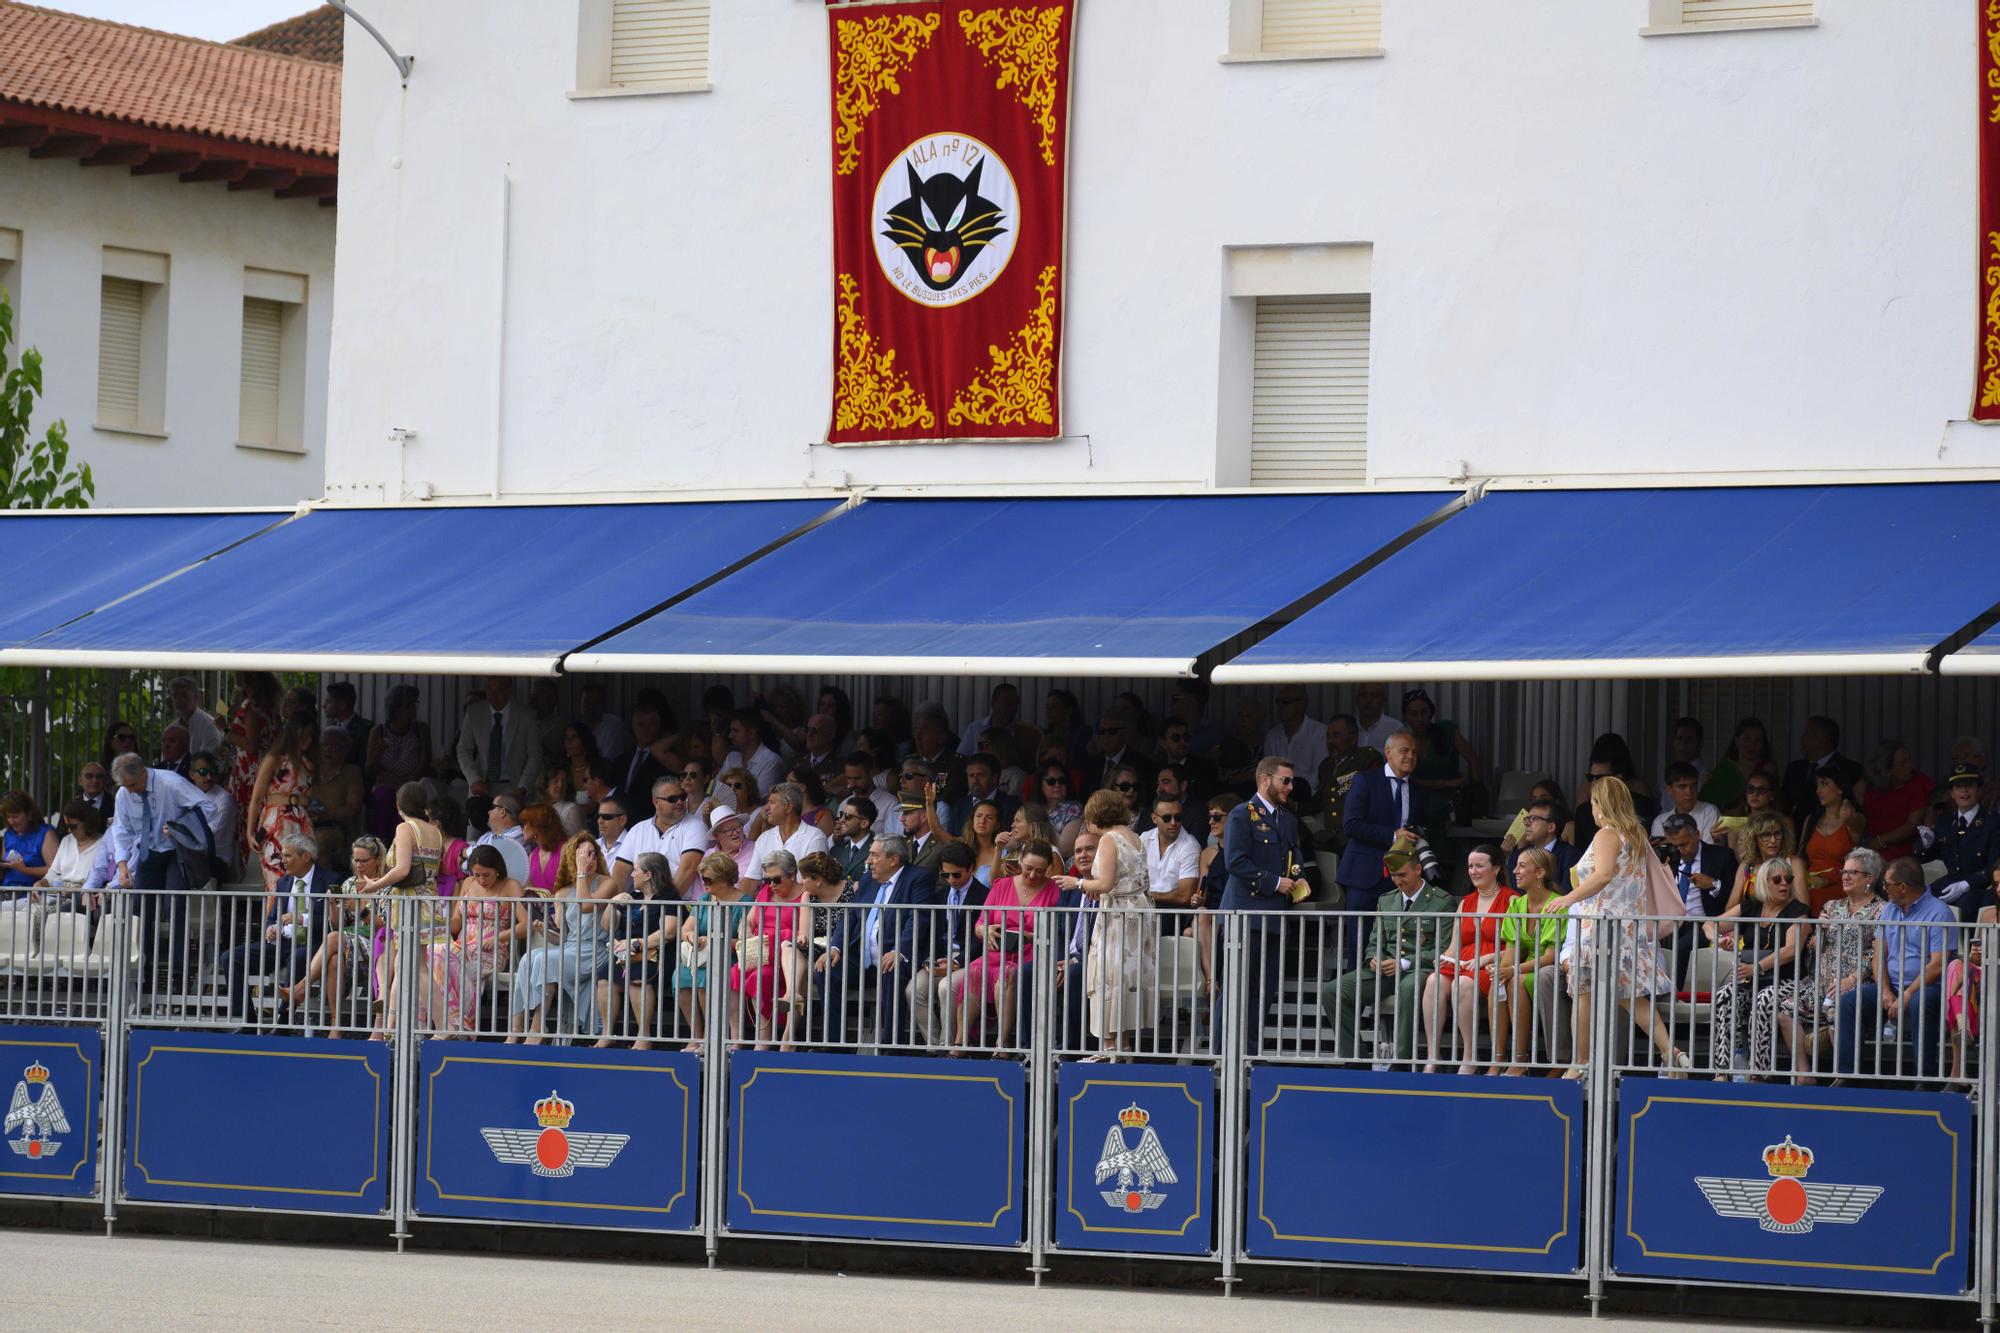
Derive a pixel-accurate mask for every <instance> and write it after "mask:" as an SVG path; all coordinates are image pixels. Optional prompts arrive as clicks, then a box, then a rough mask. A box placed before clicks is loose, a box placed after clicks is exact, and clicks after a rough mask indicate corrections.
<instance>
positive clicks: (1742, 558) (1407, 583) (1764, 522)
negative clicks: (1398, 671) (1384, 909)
mask: <svg viewBox="0 0 2000 1333" xmlns="http://www.w3.org/2000/svg"><path fill="white" fill-rule="evenodd" d="M1996 514H2000V483H1994V482H1948V483H1926V484H1920V485H1907V486H1799V487H1767V488H1753V487H1723V488H1717V489H1712V490H1711V489H1702V490H1625V491H1550V492H1542V491H1536V492H1512V491H1504V492H1498V493H1495V494H1491V495H1488V496H1487V497H1486V498H1485V499H1483V500H1480V501H1479V502H1477V503H1476V504H1473V505H1471V506H1470V507H1469V508H1467V509H1466V511H1465V512H1464V513H1462V514H1459V515H1458V516H1456V517H1455V518H1453V519H1452V520H1451V521H1450V522H1449V523H1446V524H1443V525H1442V526H1440V527H1438V528H1437V529H1435V530H1434V531H1432V532H1430V533H1428V534H1426V535H1425V536H1423V537H1422V538H1420V539H1418V540H1417V541H1416V542H1414V543H1412V544H1411V545H1410V546H1408V547H1407V548H1405V549H1404V550H1402V551H1400V552H1398V553H1397V554H1395V555H1393V556H1391V557H1390V558H1389V559H1387V560H1385V561H1384V562H1383V563H1382V564H1380V565H1379V566H1377V567H1376V568H1375V569H1373V570H1371V571H1369V572H1368V573H1367V574H1364V575H1363V576H1362V577H1360V578H1358V579H1356V580H1355V581H1354V582H1353V583H1352V584H1351V585H1349V586H1348V587H1347V588H1346V589H1344V590H1342V591H1341V592H1339V593H1337V594H1336V595H1334V596H1333V597H1331V598H1329V599H1328V600H1327V601H1325V602H1323V603H1321V604H1320V605H1319V606H1317V607H1315V608H1314V609H1313V610H1311V611H1309V612H1307V613H1306V614H1305V615H1303V616H1301V617H1299V618H1298V620H1296V621H1294V622H1293V623H1292V624H1291V625H1289V626H1287V627H1286V628H1284V629H1281V630H1279V631H1278V632H1277V633H1275V634H1273V635H1271V636H1270V637H1269V638H1267V639H1265V640H1264V641H1263V642H1261V643H1259V644H1257V645H1255V646H1254V647H1252V648H1250V649H1249V650H1248V651H1246V652H1244V653H1243V654H1241V655H1240V656H1238V657H1236V658H1235V659H1233V660H1232V662H1231V663H1230V665H1232V666H1257V665H1298V664H1308V663H1324V662H1341V663H1375V662H1380V663H1382V664H1384V665H1385V666H1388V665H1395V664H1398V663H1405V662H1412V663H1422V662H1437V661H1448V662H1467V661H1480V662H1485V661H1510V662H1511V661H1520V662H1532V661H1539V660H1549V659H1555V660H1567V659H1578V658H1582V659H1602V660H1607V661H1610V660H1622V659H1627V658H1663V657H1664V658H1702V657H1734V656H1761V655H1810V654H1825V653H1890V652H1905V653H1922V652H1924V651H1926V650H1928V649H1930V648H1933V647H1935V646H1936V645H1937V644H1938V643H1940V642H1941V641H1943V640H1944V639H1945V638H1947V637H1948V636H1950V635H1952V634H1954V633H1956V632H1957V631H1958V630H1960V629H1962V628H1963V627H1964V626H1965V625H1967V624H1969V623H1970V622H1971V621H1972V620H1974V619H1975V618H1976V617H1978V616H1979V615H1980V614H1981V613H1982V612H1984V611H1985V610H1986V609H1987V608H1988V607H1990V606H1992V605H1993V604H1994V603H1995V602H1996V601H2000V592H1996V589H1995V587H1994V585H1993V584H1992V583H1991V582H1990V581H1989V580H1983V579H1981V578H1977V577H1970V578H1966V577H1961V578H1954V577H1951V576H1949V575H1948V574H1946V573H1944V572H1943V571H1947V570H1973V569H1981V568H1983V567H1984V566H1985V565H1986V564H1987V563H1988V547H1989V546H1990V544H1991V540H1992V530H1993V520H1994V516H1995V515H1996Z"/></svg>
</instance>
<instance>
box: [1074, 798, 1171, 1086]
mask: <svg viewBox="0 0 2000 1333" xmlns="http://www.w3.org/2000/svg"><path fill="white" fill-rule="evenodd" d="M1083 822H1084V826H1085V828H1086V829H1087V830H1088V831H1089V832H1091V833H1095V834H1097V835H1098V843H1097V856H1096V858H1095V860H1094V861H1093V862H1092V863H1091V871H1090V878H1088V879H1081V878H1078V877H1077V876H1075V875H1064V876H1061V877H1059V878H1058V879H1057V880H1056V883H1057V884H1059V885H1061V886H1062V887H1063V888H1065V889H1081V890H1082V891H1083V892H1084V893H1085V894H1086V895H1087V896H1089V897H1091V898H1093V899H1095V900H1096V905H1097V909H1098V910H1097V912H1096V919H1095V920H1094V921H1093V922H1092V923H1091V926H1090V952H1089V953H1088V954H1087V955H1086V956H1085V958H1084V965H1083V968H1084V970H1083V976H1084V994H1085V995H1087V996H1088V997H1089V1004H1090V1030H1091V1032H1092V1033H1093V1034H1094V1035H1096V1036H1097V1037H1098V1038H1099V1039H1100V1040H1101V1041H1103V1043H1104V1049H1105V1051H1106V1053H1107V1054H1108V1055H1109V1058H1112V1059H1116V1058H1117V1053H1119V1052H1130V1051H1133V1050H1136V1049H1137V1047H1138V1035H1139V1031H1140V1029H1141V1028H1144V1027H1146V1026H1148V1025H1149V1022H1150V1020H1151V1017H1152V1015H1151V1014H1150V1012H1149V1005H1148V1004H1147V1003H1146V1001H1147V1000H1148V999H1150V998H1151V997H1152V996H1153V995H1154V994H1155V993H1156V992H1155V990H1154V985H1153V979H1154V975H1155V973H1156V971H1157V969H1158V967H1159V948H1160V923H1159V919H1158V918H1157V917H1155V916H1154V915H1153V899H1152V895H1151V893H1150V892H1148V889H1149V887H1150V885H1149V881H1148V879H1147V873H1146V853H1145V851H1144V850H1143V849H1142V848H1141V847H1140V846H1139V835H1138V834H1136V833H1134V832H1133V831H1132V812H1131V809H1130V808H1129V807H1128V806H1127V805H1126V804H1125V798H1124V796H1122V795H1120V794H1119V793H1118V792H1116V791H1111V790H1105V791H1100V792H1098V793H1097V794H1096V795H1094V796H1092V797H1091V798H1090V800H1089V801H1088V802H1087V803H1086V804H1085V805H1084V807H1083ZM1090 1058H1091V1059H1100V1058H1104V1057H1099V1056H1092V1057H1090Z"/></svg>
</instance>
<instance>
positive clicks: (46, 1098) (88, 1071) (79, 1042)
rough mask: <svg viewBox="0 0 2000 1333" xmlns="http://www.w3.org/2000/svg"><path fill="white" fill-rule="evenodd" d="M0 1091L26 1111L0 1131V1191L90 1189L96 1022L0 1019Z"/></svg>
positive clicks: (97, 1098)
mask: <svg viewBox="0 0 2000 1333" xmlns="http://www.w3.org/2000/svg"><path fill="white" fill-rule="evenodd" d="M10 1084H11V1085H12V1087H11V1090H10V1088H9V1085H10ZM0 1095H6V1096H7V1105H8V1107H9V1108H10V1109H11V1108H13V1106H14V1105H15V1103H16V1102H19V1103H22V1105H21V1107H20V1109H21V1110H23V1111H26V1112H28V1114H27V1115H26V1116H24V1117H23V1118H22V1119H21V1120H20V1122H19V1123H17V1124H14V1125H11V1126H9V1127H8V1128H7V1130H6V1132H5V1134H4V1135H0V1137H4V1138H5V1139H6V1140H7V1149H6V1151H4V1152H0V1194H62V1195H71V1196H75V1197H79V1198H85V1197H88V1196H90V1195H93V1194H95V1193H96V1192H97V1145H98V1124H97V1119H98V1112H99V1110H100V1103H101V1102H102V1100H103V1096H104V1038H103V1036H102V1035H101V1034H100V1033H99V1032H98V1030H97V1029H96V1028H55V1027H12V1026H9V1027H0Z"/></svg>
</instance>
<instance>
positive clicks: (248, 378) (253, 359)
mask: <svg viewBox="0 0 2000 1333" xmlns="http://www.w3.org/2000/svg"><path fill="white" fill-rule="evenodd" d="M284 317H285V308H284V307H283V306H282V305H280V304H278V303H277V302H276V301H267V300H265V299H264V298H262V297H260V296H246V297H244V298H243V389H242V395H241V398H240V406H239V408H238V419H237V427H236V437H237V438H238V439H239V440H241V441H243V442H244V443H245V444H276V443H277V442H278V379H279V374H278V353H279V349H280V346H281V344H282V343H283V341H284Z"/></svg>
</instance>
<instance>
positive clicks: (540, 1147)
mask: <svg viewBox="0 0 2000 1333" xmlns="http://www.w3.org/2000/svg"><path fill="white" fill-rule="evenodd" d="M575 1114H576V1104H575V1103H573V1102H570V1101H567V1100H565V1099H563V1098H561V1097H558V1096H557V1095H556V1093H555V1090H554V1089H553V1088H551V1089H550V1090H549V1095H548V1096H546V1097H544V1098H542V1099H541V1100H540V1101H538V1102H536V1103H535V1120H536V1122H537V1123H539V1124H540V1125H541V1128H540V1129H482V1130H480V1131H479V1136H480V1137H481V1138H483V1139H485V1140H486V1146H487V1147H489V1148H491V1149H492V1150H493V1155H494V1157H496V1158H498V1159H499V1160H500V1161H502V1162H505V1163H506V1164H507V1165H509V1166H525V1167H527V1168H528V1169H529V1170H531V1171H533V1172H534V1173H535V1174H536V1175H538V1176H569V1175H574V1174H576V1169H577V1168H578V1167H580V1166H610V1165H611V1163H612V1160H613V1159H614V1158H616V1157H617V1156H618V1154H619V1153H620V1152H621V1151H622V1150H623V1149H624V1147H625V1145H626V1144H628V1143H630V1142H631V1141H632V1136H631V1135H630V1134H572V1133H570V1132H569V1122H570V1118H571V1117H572V1116H574V1115H575Z"/></svg>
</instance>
